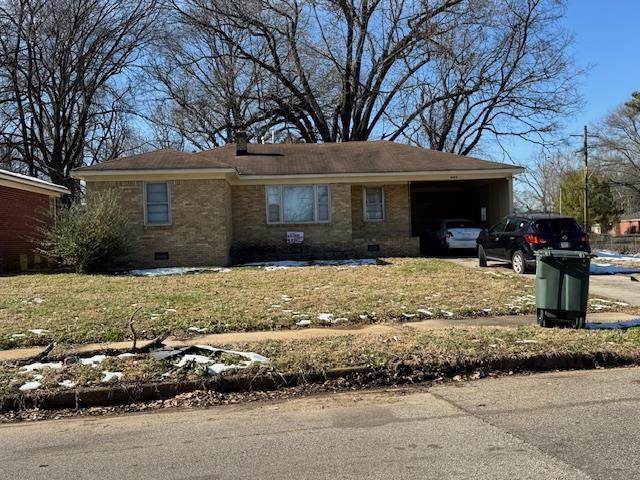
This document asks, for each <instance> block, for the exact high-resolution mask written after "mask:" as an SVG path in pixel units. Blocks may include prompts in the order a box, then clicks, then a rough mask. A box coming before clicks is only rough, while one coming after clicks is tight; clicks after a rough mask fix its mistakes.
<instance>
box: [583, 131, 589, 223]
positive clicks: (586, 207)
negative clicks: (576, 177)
mask: <svg viewBox="0 0 640 480" xmlns="http://www.w3.org/2000/svg"><path fill="white" fill-rule="evenodd" d="M588 139H589V133H588V132H587V126H586V125H585V126H584V202H583V208H584V231H585V232H587V233H588V232H589V140H588Z"/></svg>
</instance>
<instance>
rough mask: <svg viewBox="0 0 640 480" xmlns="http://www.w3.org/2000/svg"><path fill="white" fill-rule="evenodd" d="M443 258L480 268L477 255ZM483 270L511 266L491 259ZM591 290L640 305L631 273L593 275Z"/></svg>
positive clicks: (639, 285)
mask: <svg viewBox="0 0 640 480" xmlns="http://www.w3.org/2000/svg"><path fill="white" fill-rule="evenodd" d="M442 260H447V261H449V262H453V263H456V264H458V265H462V266H465V267H469V268H478V269H480V267H479V266H478V259H477V258H475V257H442ZM483 270H488V271H491V270H495V271H498V272H500V273H508V272H510V271H511V267H510V266H509V264H507V263H501V262H493V261H489V265H488V266H487V267H486V268H483ZM526 275H527V276H530V277H534V276H535V274H533V273H527V274H526ZM589 292H590V293H591V295H592V296H596V297H597V296H602V297H605V298H610V299H612V300H617V301H619V302H624V303H628V304H629V305H632V306H635V307H638V306H640V282H634V281H632V280H631V276H630V275H622V274H618V275H591V277H590V279H589Z"/></svg>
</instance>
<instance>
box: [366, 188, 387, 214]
mask: <svg viewBox="0 0 640 480" xmlns="http://www.w3.org/2000/svg"><path fill="white" fill-rule="evenodd" d="M367 188H379V189H380V190H382V218H373V219H372V218H367ZM385 217H386V215H385V206H384V186H383V185H363V186H362V219H363V220H364V221H365V222H372V223H380V222H384V220H385Z"/></svg>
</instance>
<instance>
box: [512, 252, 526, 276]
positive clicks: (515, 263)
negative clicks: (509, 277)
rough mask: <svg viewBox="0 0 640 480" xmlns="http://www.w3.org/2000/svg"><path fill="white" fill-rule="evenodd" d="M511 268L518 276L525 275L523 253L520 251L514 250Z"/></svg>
mask: <svg viewBox="0 0 640 480" xmlns="http://www.w3.org/2000/svg"><path fill="white" fill-rule="evenodd" d="M511 267H512V268H513V271H514V272H516V273H517V274H518V275H522V274H524V273H527V262H526V260H525V258H524V253H522V252H521V251H520V250H516V251H515V252H514V253H513V256H512V257H511Z"/></svg>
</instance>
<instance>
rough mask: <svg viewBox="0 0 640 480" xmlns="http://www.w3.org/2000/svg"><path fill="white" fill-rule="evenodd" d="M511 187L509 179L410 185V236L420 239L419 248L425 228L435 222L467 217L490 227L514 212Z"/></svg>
mask: <svg viewBox="0 0 640 480" xmlns="http://www.w3.org/2000/svg"><path fill="white" fill-rule="evenodd" d="M512 185H513V180H512V177H510V176H509V177H506V178H477V179H472V180H458V179H451V180H447V181H415V182H411V184H410V195H411V229H412V235H414V236H417V237H421V242H420V244H421V249H422V246H423V245H424V242H423V241H422V239H423V236H424V234H425V232H426V230H427V228H428V226H429V225H430V224H432V223H433V222H434V221H436V220H438V219H442V218H466V219H469V220H473V221H475V222H477V223H478V224H479V225H480V226H482V227H488V226H491V225H493V224H494V223H496V222H497V221H498V220H500V218H502V217H504V216H506V215H509V214H510V213H511V212H512V211H513V186H512ZM422 253H425V252H424V251H423V252H422Z"/></svg>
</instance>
